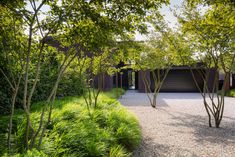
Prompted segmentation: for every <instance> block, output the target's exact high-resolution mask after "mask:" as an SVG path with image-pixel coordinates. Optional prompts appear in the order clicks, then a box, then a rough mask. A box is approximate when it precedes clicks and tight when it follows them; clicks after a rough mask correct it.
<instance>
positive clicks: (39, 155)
mask: <svg viewBox="0 0 235 157" xmlns="http://www.w3.org/2000/svg"><path fill="white" fill-rule="evenodd" d="M3 157H9V155H8V154H4V155H3ZM13 157H48V156H47V155H46V154H44V153H43V152H42V151H38V150H36V149H32V150H28V151H27V152H26V153H24V154H16V155H14V156H13Z"/></svg>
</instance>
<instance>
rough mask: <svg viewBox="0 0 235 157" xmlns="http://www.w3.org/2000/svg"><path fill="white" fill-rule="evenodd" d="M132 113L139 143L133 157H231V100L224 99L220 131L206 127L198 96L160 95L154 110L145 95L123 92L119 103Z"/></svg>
mask: <svg viewBox="0 0 235 157" xmlns="http://www.w3.org/2000/svg"><path fill="white" fill-rule="evenodd" d="M119 101H120V102H121V103H122V104H123V105H124V106H125V107H127V108H128V110H130V111H132V112H134V113H135V114H136V115H137V117H138V119H139V122H140V125H141V129H142V142H141V145H140V147H139V148H138V149H137V150H136V151H135V152H134V157H155V156H159V157H164V156H168V157H184V156H187V157H196V156H200V157H209V156H212V157H235V98H226V99H225V103H226V104H225V111H224V118H223V120H222V123H221V128H219V129H216V128H209V127H208V118H207V115H206V111H205V109H204V106H203V103H202V99H201V96H200V94H199V93H160V95H159V96H158V100H157V105H158V106H157V109H154V108H152V107H151V106H150V104H149V102H148V98H147V96H146V94H145V93H138V92H136V91H134V90H132V91H131V90H130V91H127V92H126V94H125V95H123V96H122V98H121V99H120V100H119Z"/></svg>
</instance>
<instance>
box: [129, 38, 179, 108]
mask: <svg viewBox="0 0 235 157" xmlns="http://www.w3.org/2000/svg"><path fill="white" fill-rule="evenodd" d="M165 39H166V38H165V37H164V34H161V35H159V34H155V35H154V36H153V38H151V39H150V40H149V41H148V42H146V43H145V44H144V45H143V48H142V51H139V52H140V53H139V56H138V57H136V60H135V65H134V67H135V68H137V70H141V71H143V78H142V80H143V83H144V86H145V90H146V93H147V96H148V98H149V101H150V104H151V106H152V107H156V105H157V102H156V101H157V96H158V93H159V91H160V89H161V87H162V84H163V83H164V80H165V78H166V76H167V74H168V72H169V71H170V69H171V67H172V65H173V58H174V56H173V54H174V52H175V51H174V49H172V47H171V45H170V44H169V42H167V40H165Z"/></svg>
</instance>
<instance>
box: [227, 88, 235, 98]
mask: <svg viewBox="0 0 235 157" xmlns="http://www.w3.org/2000/svg"><path fill="white" fill-rule="evenodd" d="M226 96H229V97H235V89H231V90H229V91H227V92H226Z"/></svg>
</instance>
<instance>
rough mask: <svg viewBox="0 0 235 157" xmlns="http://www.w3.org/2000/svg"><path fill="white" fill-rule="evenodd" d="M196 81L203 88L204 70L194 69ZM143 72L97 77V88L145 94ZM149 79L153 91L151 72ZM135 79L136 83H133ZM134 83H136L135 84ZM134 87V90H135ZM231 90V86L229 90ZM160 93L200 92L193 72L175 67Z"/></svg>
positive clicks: (234, 79) (210, 85) (212, 76)
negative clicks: (127, 90)
mask: <svg viewBox="0 0 235 157" xmlns="http://www.w3.org/2000/svg"><path fill="white" fill-rule="evenodd" d="M192 71H193V73H194V76H195V79H196V80H197V83H198V85H199V87H200V88H201V89H202V88H203V85H204V84H203V79H202V77H201V75H200V73H199V71H202V69H199V68H195V69H192ZM133 73H134V74H133ZM215 74H216V71H215V70H214V69H211V70H210V74H209V78H208V80H207V81H208V82H207V84H208V89H209V91H212V88H213V83H214V79H215ZM143 75H144V72H143V71H138V72H134V71H133V70H132V69H130V68H129V69H123V70H121V73H115V74H114V75H113V76H109V75H107V74H105V75H103V76H102V77H101V76H99V77H98V76H97V77H96V79H95V86H96V88H98V87H99V88H100V89H102V90H110V89H112V88H114V87H118V88H124V89H135V90H138V91H139V92H142V93H144V92H145V86H144V83H143ZM146 77H147V79H150V80H152V82H151V89H152V90H153V89H154V86H153V79H152V76H151V74H150V72H149V71H146ZM133 79H134V81H133ZM133 82H134V83H133ZM133 86H134V88H133ZM232 88H235V76H234V75H233V77H232ZM226 89H229V84H228V88H227V87H226ZM160 92H199V89H198V87H197V86H196V84H195V82H194V79H193V77H192V74H191V71H190V69H189V68H188V67H174V68H172V69H171V70H170V71H169V73H168V75H167V77H166V79H165V81H164V83H163V85H162V87H161V89H160Z"/></svg>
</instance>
